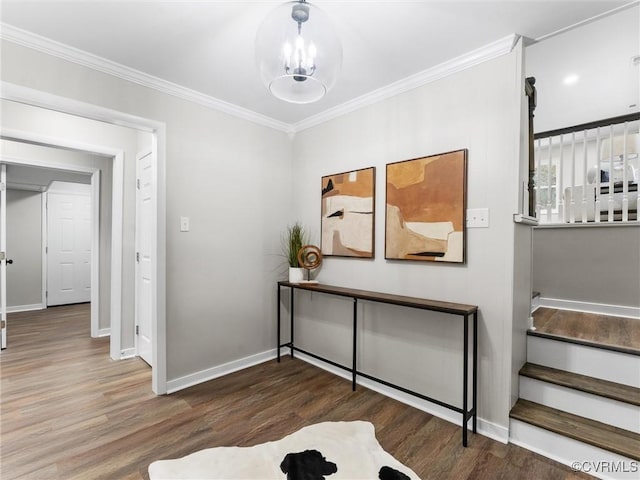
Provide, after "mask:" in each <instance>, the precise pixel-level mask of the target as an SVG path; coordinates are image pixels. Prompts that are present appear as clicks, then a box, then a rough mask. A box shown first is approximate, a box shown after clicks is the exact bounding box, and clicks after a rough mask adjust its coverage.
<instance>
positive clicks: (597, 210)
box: [594, 127, 600, 223]
mask: <svg viewBox="0 0 640 480" xmlns="http://www.w3.org/2000/svg"><path fill="white" fill-rule="evenodd" d="M596 137H597V139H596V178H595V179H594V183H595V186H596V202H595V208H594V212H595V213H594V215H595V221H596V223H600V127H598V129H597V130H596Z"/></svg>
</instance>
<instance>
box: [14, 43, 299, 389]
mask: <svg viewBox="0 0 640 480" xmlns="http://www.w3.org/2000/svg"><path fill="white" fill-rule="evenodd" d="M2 79H3V80H4V81H7V82H11V83H14V84H18V85H23V86H26V87H31V88H35V89H38V90H41V91H45V92H49V93H52V94H55V95H61V96H64V97H68V98H72V99H76V100H80V101H83V102H88V103H91V104H95V105H98V106H103V107H106V108H109V109H114V110H117V111H120V112H125V113H130V114H132V115H137V116H141V117H144V118H150V119H154V120H157V121H161V122H164V123H165V124H166V179H167V180H166V200H167V212H166V224H167V236H166V242H167V258H166V271H167V283H166V291H167V294H166V308H167V339H166V342H167V377H168V380H174V379H178V378H179V377H182V376H185V375H188V374H193V373H197V372H200V371H202V370H207V369H209V368H212V367H216V366H219V365H223V364H225V363H228V362H231V361H234V360H238V359H242V358H245V357H248V356H250V355H254V354H256V353H260V352H265V351H268V350H271V349H273V348H274V338H275V310H276V305H275V291H274V285H275V280H276V279H277V278H278V274H279V271H280V266H281V263H282V261H281V258H280V255H279V254H280V233H281V232H282V231H283V230H284V228H285V227H286V224H287V223H288V221H289V219H290V211H291V207H290V204H291V202H290V200H291V185H292V180H291V179H292V177H291V142H290V139H289V137H288V135H287V134H285V133H283V132H279V131H275V130H273V129H270V128H267V127H263V126H259V125H256V124H254V123H251V122H248V121H246V120H242V119H238V118H235V117H231V116H229V115H227V114H224V113H222V112H219V111H215V110H212V109H210V108H206V107H203V106H201V105H197V104H195V103H192V102H187V101H184V100H181V99H178V98H176V97H173V96H170V95H167V94H164V93H161V92H158V91H155V90H152V89H150V88H147V87H143V86H141V85H138V84H135V83H132V82H128V81H125V80H122V79H119V78H116V77H113V76H111V75H108V74H104V73H101V72H98V71H95V70H92V69H89V68H87V67H83V66H81V65H78V64H75V63H71V62H68V61H65V60H62V59H60V58H55V57H53V56H50V55H47V54H44V53H41V52H37V51H34V50H31V49H29V48H26V47H22V46H19V45H16V44H14V43H11V42H7V41H2ZM9 103H10V102H9ZM21 110H22V109H21ZM36 110H41V109H36ZM17 120H20V122H21V124H20V125H13V126H14V128H20V129H22V130H35V131H39V132H42V133H45V134H48V135H62V136H65V137H68V138H76V139H78V136H80V135H81V136H82V139H81V140H82V141H84V142H86V143H94V144H95V143H97V144H102V145H110V146H114V145H115V146H118V145H122V141H119V140H118V139H117V138H114V137H108V136H105V135H102V136H100V135H99V134H98V132H97V130H96V129H94V128H93V127H92V128H87V127H86V123H84V122H83V120H82V119H78V118H74V119H72V121H69V122H65V123H64V124H60V123H59V122H57V121H56V120H55V119H53V118H52V117H51V116H50V115H49V113H48V112H47V111H37V113H34V114H33V115H32V116H30V117H29V118H26V117H25V116H24V115H15V116H14V115H12V112H10V111H7V110H5V109H4V108H3V112H2V123H3V125H4V124H5V123H7V124H8V123H12V122H13V123H15V121H17ZM76 122H78V123H76ZM103 126H104V127H106V129H111V127H113V128H117V127H114V126H113V125H105V124H103ZM72 127H73V128H72ZM111 131H113V130H111ZM114 142H115V143H114ZM132 145H133V149H126V151H125V168H129V166H130V167H131V168H132V169H133V171H134V170H135V161H133V160H134V159H135V153H136V152H135V150H136V149H137V146H138V145H139V143H138V138H136V135H134V138H133V143H132ZM125 147H126V146H125ZM127 172H129V170H127V171H126V172H125V182H126V185H130V186H131V187H133V186H134V184H135V182H134V181H133V180H132V179H133V177H128V173H127ZM129 178H130V180H127V179H129ZM127 195H128V194H127V193H126V192H125V197H126V198H125V222H126V223H127V225H126V226H125V227H127V228H128V226H129V225H130V226H131V228H133V223H134V220H135V218H134V214H135V208H133V206H132V205H133V204H132V203H129V202H130V200H132V199H134V198H135V192H134V191H133V190H131V196H130V197H128V196H127ZM181 216H189V217H190V219H191V231H190V232H180V228H179V226H180V222H179V221H180V217H181ZM131 231H133V230H131ZM133 240H134V239H133V237H132V236H131V237H130V238H126V239H125V252H124V258H125V260H124V264H123V267H124V268H125V271H124V274H125V280H128V279H131V282H132V281H133V274H132V272H133V259H134V250H133V247H134V242H133ZM236 272H239V273H236ZM132 286H133V283H131V284H130V288H131V290H128V291H127V288H128V287H127V285H126V284H125V286H124V290H123V294H126V295H129V297H128V298H130V299H133V289H132ZM131 305H132V304H131ZM131 319H132V320H133V315H132V316H131ZM123 320H124V319H123ZM129 325H130V327H131V328H130V329H129V330H127V329H126V325H125V324H124V322H123V339H122V346H123V348H124V347H126V346H127V343H126V341H127V339H125V338H124V335H125V333H130V334H133V323H130V324H129ZM132 338H133V336H131V339H132ZM130 346H133V341H132V340H131V343H130Z"/></svg>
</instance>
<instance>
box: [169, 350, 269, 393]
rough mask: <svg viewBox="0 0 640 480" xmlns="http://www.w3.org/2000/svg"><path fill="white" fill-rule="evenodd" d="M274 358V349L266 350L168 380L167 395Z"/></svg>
mask: <svg viewBox="0 0 640 480" xmlns="http://www.w3.org/2000/svg"><path fill="white" fill-rule="evenodd" d="M274 358H276V349H275V348H274V349H272V350H267V351H266V352H262V353H257V354H255V355H250V356H248V357H244V358H241V359H239V360H234V361H232V362H227V363H223V364H222V365H218V366H217V367H211V368H207V369H206V370H201V371H199V372H195V373H191V374H189V375H185V376H184V377H179V378H176V379H174V380H169V381H168V382H167V393H174V392H177V391H179V390H183V389H185V388H189V387H192V386H194V385H198V384H199V383H204V382H208V381H209V380H213V379H215V378H218V377H222V376H224V375H228V374H230V373H233V372H237V371H239V370H244V369H245V368H249V367H253V366H254V365H258V364H260V363H264V362H268V361H269V360H273V359H274Z"/></svg>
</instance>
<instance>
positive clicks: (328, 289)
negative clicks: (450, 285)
mask: <svg viewBox="0 0 640 480" xmlns="http://www.w3.org/2000/svg"><path fill="white" fill-rule="evenodd" d="M278 285H280V286H283V287H290V288H297V289H300V290H309V291H311V292H321V293H329V294H332V295H339V296H342V297H349V298H358V299H361V300H369V301H372V302H381V303H389V304H392V305H402V306H404V307H411V308H420V309H423V310H432V311H435V312H445V313H451V314H454V315H465V316H466V315H471V314H473V313H475V312H477V311H478V306H477V305H466V304H463V303H452V302H442V301H439V300H428V299H426V298H417V297H406V296H404V295H392V294H390V293H380V292H371V291H368V290H358V289H355V288H345V287H336V286H335V285H327V284H324V283H290V282H285V281H280V282H278Z"/></svg>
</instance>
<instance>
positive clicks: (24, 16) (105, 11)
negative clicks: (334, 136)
mask: <svg viewBox="0 0 640 480" xmlns="http://www.w3.org/2000/svg"><path fill="white" fill-rule="evenodd" d="M280 3H282V2H276V1H271V0H264V1H256V0H253V1H249V0H235V1H230V0H209V1H207V0H191V1H188V0H174V1H150V0H138V1H135V0H134V1H116V0H111V1H109V0H106V1H105V0H83V1H79V0H76V1H57V0H36V1H33V0H2V1H1V2H0V4H1V7H0V8H1V10H0V19H1V21H2V22H3V23H5V24H8V25H11V26H14V27H17V28H20V29H23V30H26V31H29V32H33V33H35V34H38V35H41V36H43V37H47V38H49V39H52V40H55V41H57V42H61V43H63V44H66V45H69V46H72V47H75V48H78V49H80V50H83V51H86V52H89V53H92V54H94V55H97V56H99V57H103V58H105V59H108V60H111V61H113V62H117V63H119V64H122V65H124V66H126V67H129V68H133V69H136V70H138V71H141V72H144V73H146V74H149V75H152V76H154V77H158V78H160V79H163V80H167V81H170V82H173V83H175V84H178V85H180V86H183V87H187V88H189V89H192V90H195V91H197V92H200V93H201V94H204V95H207V96H210V97H213V98H215V99H218V100H222V101H224V102H229V103H231V104H233V105H236V106H239V107H242V108H245V109H248V110H251V111H253V112H257V113H259V114H262V115H265V116H267V117H270V118H272V119H275V120H277V121H280V122H284V123H287V124H296V123H298V122H301V121H303V120H304V119H308V118H309V117H312V116H314V115H318V114H321V113H322V112H324V111H327V110H329V109H331V108H334V107H336V106H338V105H341V104H344V103H345V102H348V101H350V100H353V99H355V98H358V97H360V96H363V95H366V94H369V93H371V92H373V91H375V90H377V89H380V88H383V87H385V86H387V85H390V84H392V83H394V82H397V81H400V80H402V79H404V78H407V77H409V76H411V75H414V74H417V73H419V72H423V71H425V70H429V69H431V68H433V67H435V66H437V65H439V64H442V63H443V62H445V61H447V60H451V59H453V58H456V57H459V56H461V55H463V54H466V53H468V52H471V51H473V50H476V49H479V48H482V47H483V46H486V45H488V44H490V43H492V42H495V41H497V40H500V39H503V38H504V37H506V36H508V35H510V34H513V33H516V34H519V35H522V36H524V37H527V38H528V39H531V40H539V39H542V38H544V37H546V36H548V35H551V34H553V33H554V32H557V31H559V30H562V29H565V28H567V27H570V26H573V25H575V24H577V23H580V22H583V21H585V20H587V19H591V18H593V17H595V16H598V15H602V14H604V13H605V12H609V11H611V10H613V9H616V8H619V7H621V6H623V5H626V4H629V0H626V1H613V0H609V1H593V0H587V1H577V0H569V1H549V0H546V1H545V0H543V1H523V0H521V1H518V0H512V1H480V0H472V1H452V0H449V1H435V0H433V1H432V0H413V1H409V0H406V1H401V0H396V1H379V0H378V1H365V0H342V1H336V0H317V1H316V2H315V4H316V5H317V6H319V7H320V8H322V9H323V10H325V12H326V13H327V14H328V15H329V17H330V18H331V20H332V21H333V22H334V25H335V27H336V31H337V33H338V35H339V37H340V39H341V41H342V44H343V51H344V54H343V57H344V59H343V67H342V71H341V74H340V77H339V78H338V81H337V82H336V85H335V86H334V88H333V89H332V90H331V91H330V92H329V93H328V94H327V96H326V97H325V98H323V99H322V100H320V101H319V102H317V103H314V104H309V105H293V104H288V103H285V102H282V101H280V100H277V99H275V98H273V97H272V96H271V95H270V94H269V92H268V91H267V89H266V87H265V86H264V85H262V83H261V82H260V80H259V75H258V72H257V67H256V64H255V61H254V37H255V32H256V30H257V28H258V25H259V24H260V22H261V20H262V19H263V18H264V17H265V16H266V14H267V13H268V11H269V10H270V9H272V8H274V7H275V6H277V5H279V4H280ZM633 3H637V1H636V2H633Z"/></svg>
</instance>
